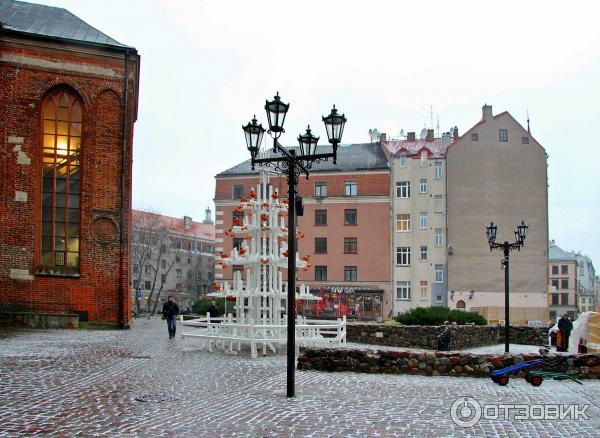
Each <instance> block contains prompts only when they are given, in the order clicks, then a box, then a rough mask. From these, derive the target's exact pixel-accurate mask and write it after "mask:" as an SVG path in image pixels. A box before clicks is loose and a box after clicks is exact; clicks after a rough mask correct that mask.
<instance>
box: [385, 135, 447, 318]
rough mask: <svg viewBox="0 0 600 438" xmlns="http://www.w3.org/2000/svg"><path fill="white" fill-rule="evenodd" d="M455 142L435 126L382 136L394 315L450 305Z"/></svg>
mask: <svg viewBox="0 0 600 438" xmlns="http://www.w3.org/2000/svg"><path fill="white" fill-rule="evenodd" d="M457 131H458V130H457V129H455V130H454V134H455V135H458V132H457ZM451 141H452V136H451V134H450V133H445V134H444V135H443V136H442V138H434V131H433V129H430V130H424V131H423V132H422V135H421V138H418V139H417V138H416V136H415V133H414V132H409V133H408V134H407V137H406V138H405V139H400V140H390V141H387V140H386V137H385V135H383V136H382V139H381V146H382V148H383V150H384V152H385V153H386V155H387V156H388V157H389V162H390V169H391V181H392V186H391V192H392V193H391V206H392V218H393V221H392V230H391V236H392V242H393V243H392V254H391V259H392V268H391V269H392V284H393V285H394V288H395V290H394V298H393V310H392V312H393V314H394V315H397V314H399V313H402V312H405V311H407V310H409V309H411V308H415V307H429V306H446V305H447V290H448V289H447V253H446V163H445V160H446V148H447V147H448V145H449V144H450V143H451Z"/></svg>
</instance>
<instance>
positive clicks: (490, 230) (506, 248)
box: [486, 221, 529, 353]
mask: <svg viewBox="0 0 600 438" xmlns="http://www.w3.org/2000/svg"><path fill="white" fill-rule="evenodd" d="M528 228H529V226H527V225H526V224H525V222H524V221H521V225H519V226H518V227H517V231H515V242H514V243H509V242H508V241H504V242H503V243H496V232H497V231H498V226H497V225H495V224H494V223H493V222H490V224H489V225H488V226H487V227H486V234H487V238H488V244H489V245H490V251H492V250H493V249H498V250H500V251H502V253H503V255H504V257H503V258H502V267H503V268H504V352H505V353H508V350H509V344H510V342H509V341H510V335H509V329H510V327H509V326H510V323H509V322H510V319H509V318H510V298H509V285H508V281H509V263H508V255H509V253H510V251H511V250H513V249H516V250H518V251H521V247H522V246H523V245H525V237H527V230H528Z"/></svg>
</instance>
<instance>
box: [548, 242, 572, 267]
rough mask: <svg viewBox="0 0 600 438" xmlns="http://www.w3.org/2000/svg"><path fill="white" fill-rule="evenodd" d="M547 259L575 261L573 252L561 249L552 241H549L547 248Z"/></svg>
mask: <svg viewBox="0 0 600 438" xmlns="http://www.w3.org/2000/svg"><path fill="white" fill-rule="evenodd" d="M548 260H549V261H553V260H561V261H569V262H576V261H577V258H576V257H575V256H574V255H573V254H571V253H569V252H567V251H565V250H563V249H561V248H560V247H559V246H558V245H557V244H556V243H554V241H551V242H550V245H549V250H548Z"/></svg>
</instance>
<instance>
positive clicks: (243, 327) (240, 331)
mask: <svg viewBox="0 0 600 438" xmlns="http://www.w3.org/2000/svg"><path fill="white" fill-rule="evenodd" d="M283 320H285V318H283ZM180 324H181V326H182V327H181V330H180V333H181V338H182V339H183V348H184V350H194V349H197V348H198V347H196V348H194V347H187V348H186V340H191V339H196V340H200V341H201V343H200V347H199V348H200V349H203V348H204V347H206V348H207V349H208V351H209V352H211V351H212V350H213V348H216V349H218V350H222V351H226V352H228V353H230V354H236V353H237V351H241V348H242V345H249V346H250V353H251V356H252V357H253V358H254V357H257V356H258V353H257V347H258V346H262V350H263V354H266V352H267V348H269V349H270V350H271V351H273V352H276V351H277V347H278V346H281V345H285V344H286V342H287V324H275V323H274V321H270V320H269V319H267V318H263V319H261V320H260V321H258V322H255V321H253V320H250V319H245V318H244V319H241V320H240V321H236V319H235V318H233V316H232V315H231V314H229V315H227V316H226V317H223V318H221V317H219V318H214V317H213V318H211V317H210V315H209V314H207V315H206V317H201V318H195V319H188V320H184V319H183V316H181V317H180ZM345 342H346V317H345V316H343V317H342V318H338V319H337V320H335V321H334V320H326V321H324V320H307V319H306V318H305V317H302V316H298V317H297V319H296V348H299V347H300V346H314V345H316V344H319V343H327V344H343V343H345ZM196 345H197V344H196Z"/></svg>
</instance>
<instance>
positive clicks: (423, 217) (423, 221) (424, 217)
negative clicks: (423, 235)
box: [419, 211, 429, 230]
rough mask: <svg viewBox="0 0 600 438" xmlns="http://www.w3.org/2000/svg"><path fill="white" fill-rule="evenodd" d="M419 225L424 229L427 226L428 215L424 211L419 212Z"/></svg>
mask: <svg viewBox="0 0 600 438" xmlns="http://www.w3.org/2000/svg"><path fill="white" fill-rule="evenodd" d="M419 227H420V228H421V229H422V230H426V229H427V228H428V227H429V215H428V214H427V212H426V211H422V212H421V213H419Z"/></svg>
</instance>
